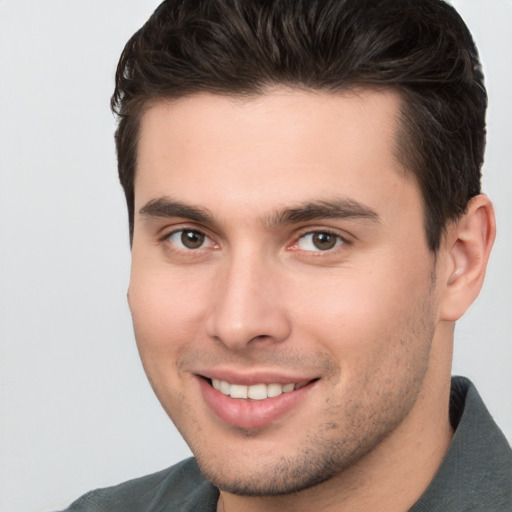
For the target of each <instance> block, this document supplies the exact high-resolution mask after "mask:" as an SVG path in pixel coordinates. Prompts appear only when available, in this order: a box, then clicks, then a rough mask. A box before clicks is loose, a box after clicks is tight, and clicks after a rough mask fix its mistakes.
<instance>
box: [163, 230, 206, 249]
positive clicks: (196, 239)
mask: <svg viewBox="0 0 512 512" xmlns="http://www.w3.org/2000/svg"><path fill="white" fill-rule="evenodd" d="M206 240H207V238H206V235H205V234H204V233H201V232H200V231H195V230H193V229H180V230H179V231H175V232H174V233H172V234H171V235H169V241H170V242H171V243H172V244H173V245H175V246H177V247H179V248H180V249H191V250H192V249H200V248H201V247H203V246H204V244H205V241H206Z"/></svg>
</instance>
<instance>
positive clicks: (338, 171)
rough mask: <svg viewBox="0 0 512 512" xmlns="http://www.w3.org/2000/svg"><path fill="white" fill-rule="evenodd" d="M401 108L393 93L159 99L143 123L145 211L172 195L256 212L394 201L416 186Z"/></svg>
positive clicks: (140, 199) (139, 195)
mask: <svg viewBox="0 0 512 512" xmlns="http://www.w3.org/2000/svg"><path fill="white" fill-rule="evenodd" d="M399 107H400V98H399V96H398V94H397V93H395V92H394V91H392V90H386V91H377V90H360V91H353V92H345V93H335V94H333V93H326V92H313V91H297V90H289V89H276V90H272V91H269V92H267V93H265V94H261V95H254V96H249V97H245V98H238V97H229V96H220V95H214V94H207V93H203V94H197V95H193V96H189V97H185V98H181V99H179V100H175V101H161V102H157V103H156V104H154V105H152V106H151V107H150V108H149V109H148V110H147V111H146V112H145V114H144V116H143V117H142V119H141V126H140V138H139V146H138V159H137V160H138V166H137V174H136V179H135V201H136V205H135V207H136V211H138V210H139V209H140V207H141V206H142V205H143V204H145V203H146V202H147V201H150V200H152V199H155V198H157V197H161V196H165V195H170V196H172V197H176V195H178V196H179V199H180V200H184V201H186V202H191V203H193V204H197V203H198V202H199V203H200V204H203V205H205V206H207V205H210V204H211V205H215V206H216V207H217V208H222V206H223V205H224V203H229V204H230V205H231V206H233V207H235V208H236V207H239V208H244V209H247V207H248V206H249V207H252V208H253V209H254V210H263V209H265V208H267V207H268V208H274V207H275V205H276V204H284V203H286V202H290V201H308V200H310V199H311V198H312V196H313V195H314V196H317V197H316V198H326V197H328V196H333V195H343V196H346V197H348V198H350V199H355V200H358V201H361V202H372V203H375V202H377V203H378V202H382V201H385V197H384V194H383V192H385V191H386V190H388V191H393V189H395V192H396V189H397V188H400V189H401V188H403V187H404V186H406V187H414V188H415V184H414V183H412V181H413V180H410V179H409V178H408V177H407V176H408V174H406V173H404V170H403V168H402V166H401V165H400V163H399V162H398V160H397V158H396V156H395V143H396V142H395V141H396V132H397V128H398V126H399V124H398V112H399ZM389 200H394V198H389Z"/></svg>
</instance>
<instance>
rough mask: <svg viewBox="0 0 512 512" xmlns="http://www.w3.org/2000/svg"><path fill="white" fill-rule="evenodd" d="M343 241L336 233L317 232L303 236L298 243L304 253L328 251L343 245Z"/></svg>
mask: <svg viewBox="0 0 512 512" xmlns="http://www.w3.org/2000/svg"><path fill="white" fill-rule="evenodd" d="M342 243H343V240H342V239H341V237H339V236H338V235H335V234H334V233H329V232H325V231H317V232H314V233H307V234H306V235H304V236H301V237H300V239H299V241H298V246H299V248H300V249H302V250H303V251H316V252H318V251H328V250H330V249H334V248H335V247H337V246H339V245H341V244H342Z"/></svg>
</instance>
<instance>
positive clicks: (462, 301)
mask: <svg viewBox="0 0 512 512" xmlns="http://www.w3.org/2000/svg"><path fill="white" fill-rule="evenodd" d="M495 235H496V223H495V218H494V208H493V206H492V203H491V201H490V200H489V199H488V198H487V197H486V196H483V195H479V196H476V197H474V198H472V199H471V200H470V202H469V204H468V209H467V212H466V213H465V214H464V215H463V216H462V217H461V218H460V219H459V220H458V221H456V222H454V223H453V224H451V225H450V226H449V228H448V232H447V236H446V244H447V245H446V247H445V249H446V254H447V260H446V266H445V272H444V274H443V278H444V279H445V283H444V287H443V290H442V299H441V311H440V313H441V319H442V320H445V321H450V322H455V321H456V320H458V319H459V318H460V317H461V316H462V315H464V313H465V312H466V311H467V309H468V308H469V306H470V305H471V304H472V303H473V301H474V300H475V299H476V297H477V296H478V294H479V293H480V289H481V288H482V284H483V281H484V277H485V271H486V268H487V262H488V260H489V254H490V252H491V249H492V245H493V243H494V238H495Z"/></svg>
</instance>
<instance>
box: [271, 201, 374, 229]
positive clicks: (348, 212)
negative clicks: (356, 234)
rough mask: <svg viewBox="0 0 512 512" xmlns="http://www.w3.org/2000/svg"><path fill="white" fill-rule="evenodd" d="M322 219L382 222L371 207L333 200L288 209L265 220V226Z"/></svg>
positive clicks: (303, 204) (308, 203) (313, 202)
mask: <svg viewBox="0 0 512 512" xmlns="http://www.w3.org/2000/svg"><path fill="white" fill-rule="evenodd" d="M321 219H354V220H358V219H364V220H369V221H371V222H375V223H378V222H380V217H379V215H378V214H377V212H375V211H374V210H372V209H371V208H370V207H369V206H366V205H364V204H362V203H359V202H358V201H354V200H353V199H346V198H341V199H332V200H324V201H312V202H306V203H302V204H299V205H298V206H296V207H291V208H286V209H284V210H282V211H278V212H276V213H275V214H273V215H271V216H269V217H268V218H267V219H265V222H264V224H265V226H268V227H274V226H278V225H280V224H295V223H298V222H306V221H311V220H321Z"/></svg>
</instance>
